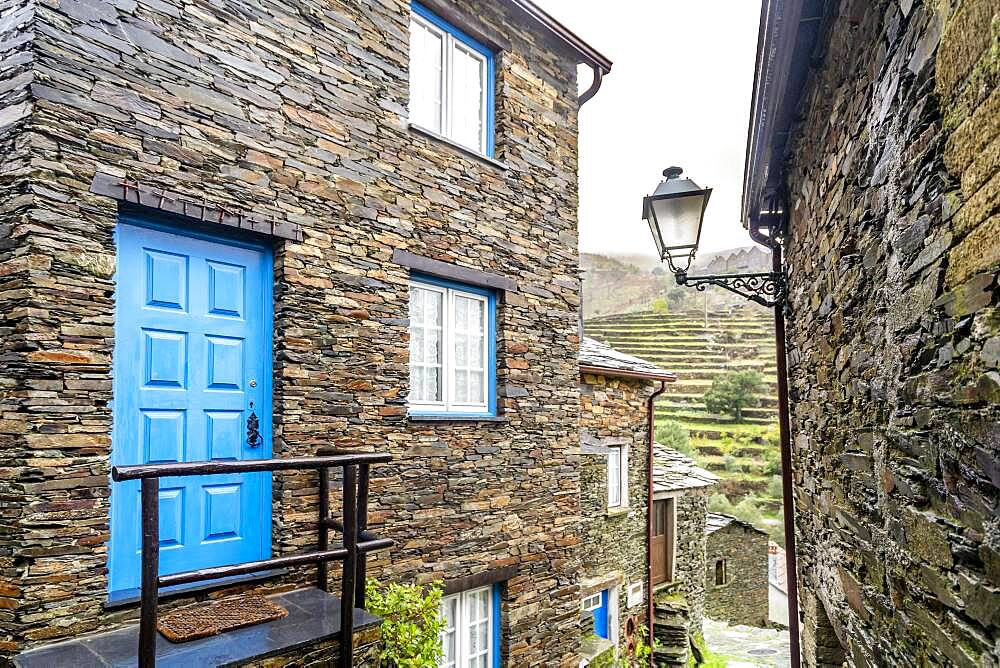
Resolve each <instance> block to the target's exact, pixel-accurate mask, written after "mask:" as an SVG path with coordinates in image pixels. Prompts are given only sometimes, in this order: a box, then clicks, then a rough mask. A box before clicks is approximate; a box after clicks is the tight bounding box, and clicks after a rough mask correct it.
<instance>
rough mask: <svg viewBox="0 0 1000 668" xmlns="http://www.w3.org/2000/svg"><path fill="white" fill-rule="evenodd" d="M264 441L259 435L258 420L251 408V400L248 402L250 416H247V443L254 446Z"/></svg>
mask: <svg viewBox="0 0 1000 668" xmlns="http://www.w3.org/2000/svg"><path fill="white" fill-rule="evenodd" d="M263 442H264V439H263V438H261V435H260V420H258V419H257V414H256V413H255V412H254V410H253V402H252V401H251V402H250V416H249V417H248V418H247V445H249V446H250V447H251V448H256V447H257V446H258V445H260V444H261V443H263Z"/></svg>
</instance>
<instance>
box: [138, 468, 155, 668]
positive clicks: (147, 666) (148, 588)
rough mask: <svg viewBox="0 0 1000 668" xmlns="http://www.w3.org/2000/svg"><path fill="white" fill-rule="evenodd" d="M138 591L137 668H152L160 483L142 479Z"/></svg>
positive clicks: (152, 479)
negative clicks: (140, 557) (140, 553)
mask: <svg viewBox="0 0 1000 668" xmlns="http://www.w3.org/2000/svg"><path fill="white" fill-rule="evenodd" d="M140 512H141V513H142V585H141V586H142V590H141V593H140V604H139V668H153V667H154V666H155V665H156V599H157V596H158V591H157V589H158V587H159V583H158V582H157V578H158V576H159V570H160V480H159V478H143V479H142V498H141V504H140Z"/></svg>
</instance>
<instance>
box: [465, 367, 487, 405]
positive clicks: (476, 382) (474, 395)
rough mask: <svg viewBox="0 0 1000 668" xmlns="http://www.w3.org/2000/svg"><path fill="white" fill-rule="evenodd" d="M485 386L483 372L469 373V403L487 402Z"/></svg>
mask: <svg viewBox="0 0 1000 668" xmlns="http://www.w3.org/2000/svg"><path fill="white" fill-rule="evenodd" d="M485 389H486V388H485V385H484V383H483V372H482V371H470V372H469V401H475V402H477V403H483V402H484V401H486V397H485V396H483V391H484V390H485Z"/></svg>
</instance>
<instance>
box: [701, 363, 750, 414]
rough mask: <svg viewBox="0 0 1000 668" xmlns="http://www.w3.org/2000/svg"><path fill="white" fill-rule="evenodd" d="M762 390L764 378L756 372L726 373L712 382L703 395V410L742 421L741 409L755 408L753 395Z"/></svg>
mask: <svg viewBox="0 0 1000 668" xmlns="http://www.w3.org/2000/svg"><path fill="white" fill-rule="evenodd" d="M763 389H764V378H763V377H762V376H761V375H760V374H759V373H758V372H756V371H728V372H726V373H724V374H721V375H719V376H716V377H715V378H714V379H713V380H712V387H711V388H709V390H708V392H706V393H705V398H704V400H705V408H707V409H708V411H709V412H710V413H729V414H730V415H732V416H733V417H734V418H735V419H736V421H737V422H742V421H743V409H744V408H747V407H748V406H756V405H757V403H758V399H757V397H756V396H754V395H755V394H757V393H758V392H760V391H761V390H763Z"/></svg>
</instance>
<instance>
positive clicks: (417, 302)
mask: <svg viewBox="0 0 1000 668" xmlns="http://www.w3.org/2000/svg"><path fill="white" fill-rule="evenodd" d="M425 292H426V290H421V289H420V288H410V325H415V324H416V325H420V324H423V322H424V293H425Z"/></svg>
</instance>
